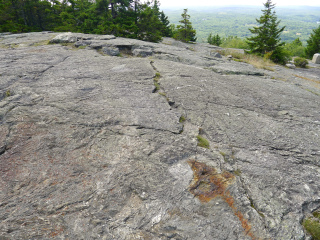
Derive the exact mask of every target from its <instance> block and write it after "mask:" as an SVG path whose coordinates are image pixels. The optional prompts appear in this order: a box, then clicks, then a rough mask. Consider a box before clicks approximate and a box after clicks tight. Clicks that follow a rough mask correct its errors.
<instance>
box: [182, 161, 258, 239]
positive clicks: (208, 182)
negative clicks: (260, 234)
mask: <svg viewBox="0 0 320 240" xmlns="http://www.w3.org/2000/svg"><path fill="white" fill-rule="evenodd" d="M188 163H189V165H190V167H191V168H192V170H193V173H194V174H193V181H192V183H191V185H190V187H189V190H190V192H191V193H192V194H193V195H194V196H196V197H197V198H199V200H200V201H201V202H204V203H207V202H209V201H210V200H212V199H213V198H216V197H221V198H222V199H223V200H224V201H225V202H226V203H227V204H228V205H229V207H230V208H231V209H232V211H233V213H234V215H235V216H237V218H238V219H239V221H240V222H241V225H242V227H243V229H244V231H245V233H246V235H248V236H250V237H251V238H252V239H253V240H255V239H257V238H256V237H255V236H254V234H253V232H252V230H251V228H252V227H251V225H250V223H249V221H248V220H247V219H245V217H244V216H243V214H242V213H241V212H240V211H238V210H237V207H236V205H235V200H234V198H233V197H232V196H231V194H230V192H229V191H228V190H227V188H228V186H229V185H231V184H233V183H234V181H235V176H234V175H233V174H231V173H230V172H226V171H225V172H222V173H221V174H220V173H218V172H217V170H216V169H215V168H213V167H210V166H207V165H206V164H204V163H200V162H197V161H195V160H189V161H188Z"/></svg>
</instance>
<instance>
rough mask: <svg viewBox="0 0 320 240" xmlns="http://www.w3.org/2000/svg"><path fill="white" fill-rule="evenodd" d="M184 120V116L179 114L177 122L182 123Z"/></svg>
mask: <svg viewBox="0 0 320 240" xmlns="http://www.w3.org/2000/svg"><path fill="white" fill-rule="evenodd" d="M185 121H186V118H185V116H183V115H181V117H180V118H179V123H183V122H185Z"/></svg>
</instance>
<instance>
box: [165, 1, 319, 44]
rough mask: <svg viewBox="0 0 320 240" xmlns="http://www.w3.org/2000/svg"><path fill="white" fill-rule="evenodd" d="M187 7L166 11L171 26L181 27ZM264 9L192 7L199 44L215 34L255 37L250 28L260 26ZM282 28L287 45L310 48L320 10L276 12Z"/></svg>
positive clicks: (284, 9) (190, 8)
mask: <svg viewBox="0 0 320 240" xmlns="http://www.w3.org/2000/svg"><path fill="white" fill-rule="evenodd" d="M183 8H186V7H183V6H181V8H180V9H177V8H172V9H163V10H164V12H165V14H166V15H167V16H168V17H169V20H170V22H171V23H173V24H175V25H177V24H179V20H180V19H181V13H182V10H183ZM261 9H263V5H262V4H261V7H260V6H225V7H222V6H217V7H189V8H188V12H189V14H190V15H191V18H190V21H191V22H192V25H193V28H194V29H196V31H197V37H198V42H206V39H207V37H208V35H209V34H210V33H211V32H212V33H214V34H219V35H220V36H221V37H227V36H238V37H241V38H244V37H248V36H250V35H251V33H250V31H249V28H252V27H254V26H256V20H255V19H256V18H259V17H260V16H261V14H262V12H261ZM275 11H276V15H277V17H278V20H281V23H280V26H286V29H285V31H284V32H283V33H282V35H281V39H282V40H283V41H285V42H291V41H293V40H294V39H296V38H300V40H301V41H302V42H303V43H304V44H306V41H307V39H308V38H309V36H310V33H311V32H312V29H315V28H317V27H318V26H319V24H320V7H308V6H302V7H301V6H300V7H296V6H292V7H283V6H281V7H280V6H279V7H277V6H276V8H275Z"/></svg>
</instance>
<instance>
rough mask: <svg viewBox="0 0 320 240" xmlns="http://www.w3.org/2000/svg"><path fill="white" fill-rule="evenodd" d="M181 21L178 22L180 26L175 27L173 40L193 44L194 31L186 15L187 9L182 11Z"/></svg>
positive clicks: (194, 39)
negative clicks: (175, 31)
mask: <svg viewBox="0 0 320 240" xmlns="http://www.w3.org/2000/svg"><path fill="white" fill-rule="evenodd" d="M181 17H182V19H181V20H180V21H179V22H180V23H181V25H178V26H177V33H176V34H175V36H174V37H175V39H177V40H180V41H182V42H195V41H197V38H196V30H194V29H193V28H192V23H191V22H190V20H189V19H190V15H189V14H188V9H184V10H183V13H182V14H181Z"/></svg>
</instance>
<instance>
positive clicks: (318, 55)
mask: <svg viewBox="0 0 320 240" xmlns="http://www.w3.org/2000/svg"><path fill="white" fill-rule="evenodd" d="M312 62H313V63H315V64H320V53H316V54H314V55H313V58H312Z"/></svg>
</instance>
